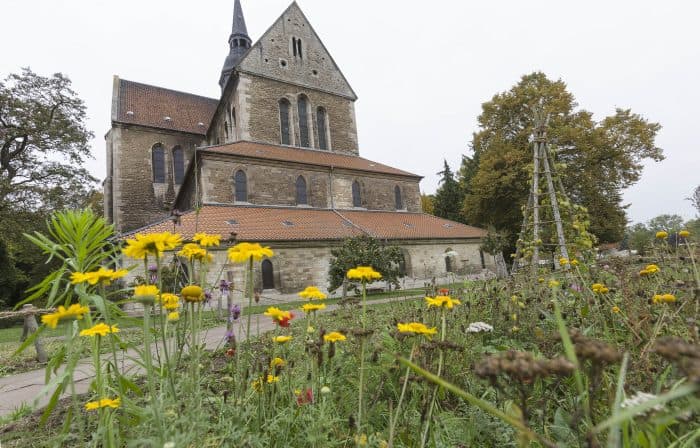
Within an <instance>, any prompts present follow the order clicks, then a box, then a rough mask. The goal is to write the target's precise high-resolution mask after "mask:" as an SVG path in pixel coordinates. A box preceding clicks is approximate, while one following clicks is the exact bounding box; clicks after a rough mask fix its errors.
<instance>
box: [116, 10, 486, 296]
mask: <svg viewBox="0 0 700 448" xmlns="http://www.w3.org/2000/svg"><path fill="white" fill-rule="evenodd" d="M228 42H229V53H228V54H227V55H226V57H225V59H224V63H223V67H222V70H221V74H220V76H219V79H218V82H219V86H220V88H221V96H220V98H219V99H212V98H204V97H200V96H197V95H191V94H187V93H184V92H177V91H173V90H169V89H165V88H161V87H155V86H149V85H145V84H140V83H136V82H132V81H126V80H123V79H119V78H118V77H116V76H115V78H114V89H113V101H112V127H111V129H110V130H109V132H108V133H107V135H106V136H105V139H106V149H107V178H106V180H105V184H104V185H105V214H106V217H107V219H108V220H109V221H110V222H112V223H114V225H115V227H116V229H117V230H118V231H119V232H121V233H122V234H123V235H129V234H132V233H136V232H141V233H148V232H156V231H163V230H170V231H174V232H178V233H182V234H183V235H184V236H185V238H188V237H191V235H190V233H192V232H191V230H192V229H198V230H199V231H204V232H210V233H221V234H223V235H224V237H225V238H226V237H227V233H228V234H230V236H231V237H234V238H239V239H245V240H254V241H260V242H263V243H266V244H270V245H271V246H272V247H273V249H274V250H275V251H276V253H277V254H278V255H277V256H276V257H275V259H274V260H267V261H265V262H264V263H263V264H261V266H259V267H258V268H259V278H258V279H257V283H258V287H259V288H261V289H275V290H278V291H287V292H289V291H293V290H294V289H295V288H300V287H303V286H305V285H308V284H311V283H315V284H318V285H319V286H322V285H323V284H325V279H326V275H327V272H328V265H329V263H330V250H331V247H333V246H335V245H338V244H341V243H342V241H343V240H344V239H345V238H348V237H351V236H355V235H370V236H373V237H376V238H379V239H381V240H382V241H385V242H388V243H391V242H395V243H398V244H401V246H402V247H403V251H404V258H405V261H406V274H407V276H409V277H413V278H414V279H426V278H431V277H440V276H442V275H446V274H447V272H448V271H451V272H454V271H460V270H461V271H466V270H470V269H476V270H479V269H482V268H484V267H486V265H491V264H492V262H491V260H489V259H487V258H484V255H483V254H482V253H481V252H480V251H479V242H480V240H481V238H482V237H483V236H484V235H485V232H484V231H483V230H481V229H477V228H474V227H470V226H465V225H463V224H458V223H454V222H450V221H447V220H443V219H440V218H435V217H432V216H429V215H425V214H423V213H422V212H421V202H420V189H419V183H420V180H421V177H420V176H418V175H416V174H412V173H408V172H406V171H403V170H401V169H398V168H393V167H390V166H387V165H383V164H380V163H377V162H372V161H371V160H367V159H365V158H362V157H360V155H359V154H360V152H359V147H358V138H357V125H356V121H355V106H354V103H355V101H356V99H357V96H356V95H355V92H354V91H353V89H352V87H350V84H349V83H348V81H347V80H346V78H345V76H344V75H343V73H342V72H341V71H340V68H339V67H338V65H337V64H336V63H335V61H334V60H333V58H332V57H331V55H330V53H329V52H328V50H327V49H326V47H325V46H324V45H323V42H322V41H321V39H320V38H319V36H318V35H317V34H316V32H315V31H314V29H313V27H312V26H311V24H310V23H309V21H308V20H307V18H306V16H305V15H304V13H303V12H302V11H301V9H300V8H299V6H298V5H297V4H296V2H294V3H292V4H291V5H290V6H289V7H288V8H287V9H286V10H285V11H284V12H283V13H282V15H281V16H280V17H279V18H278V19H277V20H276V21H275V22H274V23H273V24H272V26H270V27H269V28H268V29H267V31H265V32H264V33H263V34H262V36H261V37H260V39H258V40H257V41H256V42H255V43H253V41H252V40H251V39H250V37H249V35H248V30H247V26H246V23H245V18H244V16H243V10H242V7H241V3H240V0H235V1H234V15H233V26H232V30H231V34H230V36H229V40H228ZM176 210H177V213H176V212H175V211H176ZM194 210H198V212H196V213H195V212H194ZM183 213H184V214H183ZM215 263H216V264H217V265H220V266H217V269H212V270H211V272H215V271H216V272H218V271H220V269H218V268H219V267H220V268H223V269H224V270H227V271H228V274H227V275H228V276H229V277H230V278H232V279H239V277H240V275H241V273H240V272H237V271H235V269H234V268H233V266H229V265H228V263H227V261H226V257H225V252H224V251H221V253H220V254H216V255H215ZM309 263H312V264H313V266H310V267H309Z"/></svg>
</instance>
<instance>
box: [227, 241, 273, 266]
mask: <svg viewBox="0 0 700 448" xmlns="http://www.w3.org/2000/svg"><path fill="white" fill-rule="evenodd" d="M273 255H275V253H274V252H272V249H270V248H269V247H263V246H261V245H260V244H259V243H238V244H236V245H235V246H233V247H231V248H229V250H228V259H229V260H230V261H232V262H233V263H243V262H246V261H248V260H250V259H251V258H252V259H253V260H255V261H260V260H262V259H263V258H264V257H267V258H269V257H272V256H273Z"/></svg>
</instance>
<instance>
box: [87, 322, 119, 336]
mask: <svg viewBox="0 0 700 448" xmlns="http://www.w3.org/2000/svg"><path fill="white" fill-rule="evenodd" d="M110 333H119V328H117V326H116V325H111V326H110V325H107V324H106V323H104V322H100V323H99V324H96V325H94V326H93V327H92V328H86V329H85V330H82V331H81V332H80V336H102V337H104V336H107V335H108V334H110Z"/></svg>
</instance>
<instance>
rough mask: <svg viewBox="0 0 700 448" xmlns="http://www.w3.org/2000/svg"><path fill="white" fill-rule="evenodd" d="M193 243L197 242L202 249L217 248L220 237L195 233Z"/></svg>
mask: <svg viewBox="0 0 700 448" xmlns="http://www.w3.org/2000/svg"><path fill="white" fill-rule="evenodd" d="M192 240H193V241H196V242H198V243H199V244H201V245H202V247H211V246H218V245H219V244H221V235H209V234H208V233H203V232H200V233H195V234H194V237H192Z"/></svg>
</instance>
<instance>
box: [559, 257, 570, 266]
mask: <svg viewBox="0 0 700 448" xmlns="http://www.w3.org/2000/svg"><path fill="white" fill-rule="evenodd" d="M567 264H569V259H568V258H563V257H562V258H560V259H559V266H566V265H567Z"/></svg>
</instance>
